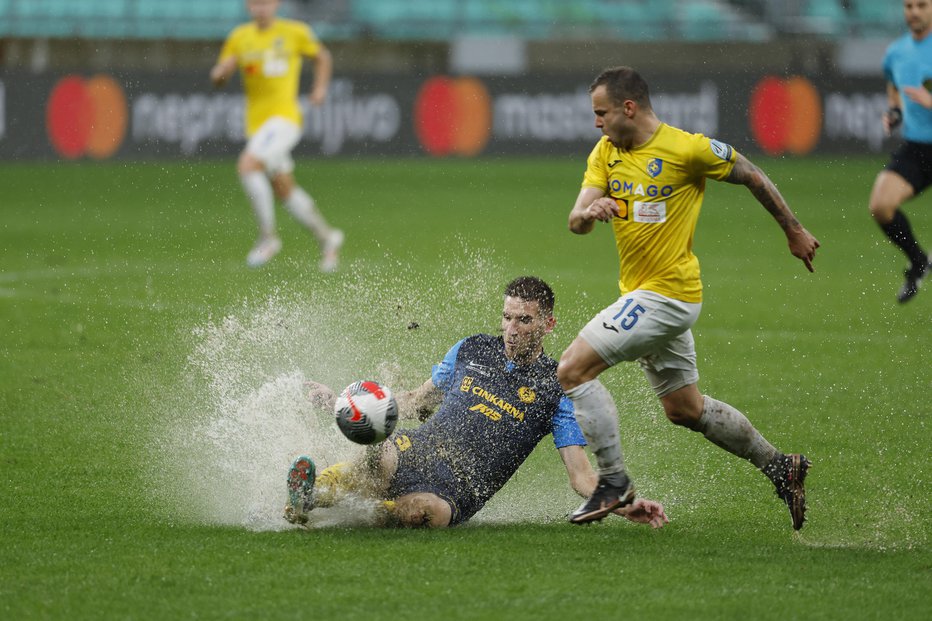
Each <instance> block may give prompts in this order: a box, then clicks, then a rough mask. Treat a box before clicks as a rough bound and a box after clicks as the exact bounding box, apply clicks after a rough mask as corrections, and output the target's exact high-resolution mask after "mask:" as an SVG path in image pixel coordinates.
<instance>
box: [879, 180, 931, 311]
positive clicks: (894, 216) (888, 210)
mask: <svg viewBox="0 0 932 621" xmlns="http://www.w3.org/2000/svg"><path fill="white" fill-rule="evenodd" d="M914 194H915V192H914V191H913V186H912V185H910V184H909V182H907V181H906V179H904V178H903V177H901V176H900V175H899V174H897V173H895V172H892V171H889V170H885V171H883V172H881V173H880V174H879V175H877V179H876V181H875V182H874V187H873V189H872V190H871V197H870V212H871V217H873V218H874V221H875V222H876V223H877V224H878V226H880V229H881V230H882V231H883V232H884V235H886V236H887V238H888V239H889V240H890V241H891V242H892V243H893V245H894V246H896V247H897V248H899V249H900V250H901V251H902V252H903V254H905V255H906V258H907V259H909V267H908V268H907V269H906V271H905V273H904V278H905V280H904V282H903V286H902V287H901V288H900V291H899V293H897V295H896V299H897V301H898V302H900V303H901V304H902V303H903V302H908V301H909V300H911V299H912V298H913V296H915V295H916V294H917V293H918V292H919V286H920V285H921V284H922V281H923V280H924V279H925V277H926V276H927V275H928V274H929V273H930V272H932V257H930V256H928V255H927V254H926V253H925V251H924V250H923V249H922V246H920V245H919V242H918V241H917V240H916V237H915V235H914V234H913V230H912V227H911V226H910V224H909V220H908V219H907V218H906V215H905V214H904V213H903V211H902V210H901V209H900V205H902V204H903V203H904V202H906V201H907V200H909V199H910V198H912V197H913V195H914Z"/></svg>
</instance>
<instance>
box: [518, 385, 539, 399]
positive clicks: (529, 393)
mask: <svg viewBox="0 0 932 621" xmlns="http://www.w3.org/2000/svg"><path fill="white" fill-rule="evenodd" d="M518 398H519V399H521V402H522V403H534V400H535V399H537V393H536V392H534V391H533V390H532V389H531V388H528V387H527V386H522V387H521V388H519V389H518Z"/></svg>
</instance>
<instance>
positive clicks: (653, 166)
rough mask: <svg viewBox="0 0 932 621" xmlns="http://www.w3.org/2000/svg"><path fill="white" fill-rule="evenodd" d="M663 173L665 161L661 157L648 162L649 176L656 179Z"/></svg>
mask: <svg viewBox="0 0 932 621" xmlns="http://www.w3.org/2000/svg"><path fill="white" fill-rule="evenodd" d="M661 172H663V160H662V159H660V158H659V157H655V158H654V159H652V160H651V161H649V162H647V174H648V175H650V176H651V177H656V176H657V175H659V174H660V173H661Z"/></svg>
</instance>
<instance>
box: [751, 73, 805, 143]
mask: <svg viewBox="0 0 932 621" xmlns="http://www.w3.org/2000/svg"><path fill="white" fill-rule="evenodd" d="M749 118H750V122H751V131H752V132H753V134H754V139H755V140H756V141H757V144H758V145H759V146H760V148H761V149H763V150H764V152H766V153H767V154H768V155H780V154H782V153H786V152H789V153H793V154H794V155H804V154H806V153H809V152H810V151H812V150H813V149H814V148H815V146H816V143H817V142H818V141H819V136H820V134H821V132H822V100H821V99H820V97H819V92H818V91H817V90H816V88H815V86H813V85H812V82H810V81H809V80H807V79H805V78H800V77H793V78H789V79H786V80H783V79H780V78H775V77H767V78H764V79H763V80H761V81H760V82H758V83H757V86H755V87H754V90H753V91H752V92H751V107H750V111H749Z"/></svg>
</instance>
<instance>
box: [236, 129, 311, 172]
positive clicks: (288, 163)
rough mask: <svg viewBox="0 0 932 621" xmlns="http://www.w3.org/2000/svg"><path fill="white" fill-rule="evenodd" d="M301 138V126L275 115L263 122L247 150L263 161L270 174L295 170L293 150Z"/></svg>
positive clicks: (251, 138) (248, 144)
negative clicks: (292, 157)
mask: <svg viewBox="0 0 932 621" xmlns="http://www.w3.org/2000/svg"><path fill="white" fill-rule="evenodd" d="M299 140H301V128H300V127H298V125H296V124H295V123H293V122H292V121H289V120H288V119H286V118H284V117H281V116H273V117H271V118H270V119H269V120H267V121H266V122H265V123H263V124H262V125H261V126H260V127H259V129H258V130H256V133H255V134H253V135H252V136H251V137H250V138H249V142H248V143H246V152H247V153H249V154H250V155H252V156H253V157H255V158H256V159H257V160H259V161H260V162H262V165H263V166H264V167H265V172H266V173H267V174H268V175H269V176H270V177H274V176H275V175H279V174H285V173H290V172H291V171H293V170H294V160H293V159H291V150H292V149H294V148H295V145H297V144H298V141H299Z"/></svg>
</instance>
